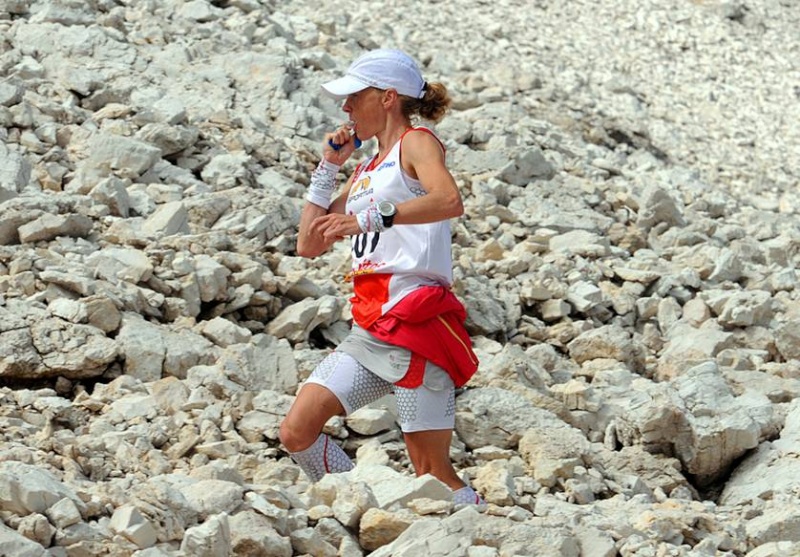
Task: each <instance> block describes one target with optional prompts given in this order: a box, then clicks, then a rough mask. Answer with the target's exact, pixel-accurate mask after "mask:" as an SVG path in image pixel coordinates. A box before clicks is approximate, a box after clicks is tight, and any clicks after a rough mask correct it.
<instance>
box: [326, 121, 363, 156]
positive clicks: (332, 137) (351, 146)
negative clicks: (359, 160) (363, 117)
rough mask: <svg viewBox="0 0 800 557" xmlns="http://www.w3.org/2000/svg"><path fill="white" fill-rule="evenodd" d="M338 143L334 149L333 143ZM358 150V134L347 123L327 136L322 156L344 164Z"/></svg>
mask: <svg viewBox="0 0 800 557" xmlns="http://www.w3.org/2000/svg"><path fill="white" fill-rule="evenodd" d="M331 144H333V145H338V146H339V148H338V149H334V148H333V147H332V145H331ZM355 150H356V136H355V134H354V133H353V131H352V127H351V126H350V125H349V124H345V125H344V126H342V127H340V128H339V129H338V130H336V131H335V132H333V133H329V134H327V135H326V136H325V141H324V143H323V145H322V156H323V157H325V159H326V160H327V161H328V162H331V163H333V164H337V165H339V166H342V165H343V164H344V163H345V162H346V161H347V159H349V158H350V155H352V154H353V153H354V152H355Z"/></svg>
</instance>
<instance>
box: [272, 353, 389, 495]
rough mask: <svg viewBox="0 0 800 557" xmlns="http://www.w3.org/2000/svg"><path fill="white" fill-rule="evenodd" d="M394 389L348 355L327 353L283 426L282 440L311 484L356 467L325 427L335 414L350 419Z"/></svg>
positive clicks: (302, 390)
mask: <svg viewBox="0 0 800 557" xmlns="http://www.w3.org/2000/svg"><path fill="white" fill-rule="evenodd" d="M390 391H391V384H389V383H387V382H386V381H384V380H383V379H381V378H379V377H377V376H376V375H374V374H372V373H370V372H369V371H368V370H367V369H366V368H364V366H362V365H361V364H359V363H358V362H357V361H356V360H355V359H353V358H352V357H351V356H349V355H348V354H345V353H343V352H333V353H332V354H330V355H328V356H327V357H326V358H325V359H324V360H323V361H322V362H320V364H319V365H318V366H317V368H316V369H315V370H314V372H313V373H312V374H311V377H309V378H308V381H307V382H306V384H305V385H303V387H302V388H301V389H300V392H299V393H298V395H297V398H296V399H295V401H294V403H293V404H292V407H291V408H290V409H289V412H288V413H287V414H286V417H285V418H284V419H283V422H281V427H280V439H281V442H282V443H283V445H284V447H286V450H287V451H289V454H290V455H291V456H292V459H293V460H294V461H295V462H296V463H297V464H298V465H299V466H300V467H301V468H302V469H303V471H304V472H305V473H306V475H307V476H308V477H309V478H310V479H311V480H312V481H318V480H319V479H320V478H322V476H324V475H325V474H326V473H329V472H346V471H347V470H350V469H352V468H353V462H352V461H351V460H350V457H348V456H347V454H346V453H345V452H344V451H343V450H342V449H341V448H340V447H339V446H338V445H337V444H336V443H334V442H333V441H332V440H331V439H330V437H328V436H327V435H325V434H322V433H321V432H322V428H323V427H324V426H325V422H327V421H328V420H329V419H330V418H331V417H333V416H341V415H346V414H349V413H350V412H352V411H353V410H355V409H356V408H360V407H361V406H363V405H365V404H369V403H370V402H373V401H374V400H377V399H378V398H380V397H381V396H383V395H385V394H388V393H389V392H390Z"/></svg>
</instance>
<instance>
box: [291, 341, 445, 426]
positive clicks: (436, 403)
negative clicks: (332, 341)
mask: <svg viewBox="0 0 800 557" xmlns="http://www.w3.org/2000/svg"><path fill="white" fill-rule="evenodd" d="M448 381H449V382H450V384H449V386H446V387H445V388H443V389H437V390H433V389H430V388H428V387H426V386H425V384H424V382H423V384H422V385H420V386H419V387H417V388H416V389H405V388H403V387H398V386H396V385H394V384H392V383H390V382H389V381H386V380H385V379H381V378H380V377H378V376H377V375H375V374H374V373H372V372H371V371H370V370H368V369H367V368H365V367H364V366H363V365H361V364H360V363H359V362H358V361H357V360H356V359H355V358H353V357H352V356H350V355H349V354H346V353H344V352H340V351H335V352H332V353H331V354H330V355H328V356H327V357H326V358H325V359H324V360H322V361H321V362H320V363H319V365H318V366H317V367H316V368H315V369H314V371H313V372H312V373H311V376H310V377H309V378H308V380H307V381H306V383H316V384H317V385H322V386H323V387H325V388H327V389H328V390H329V391H331V392H332V393H333V394H334V395H336V398H338V399H339V402H341V403H342V406H343V407H344V411H345V414H346V415H349V414H351V413H352V412H353V411H354V410H357V409H359V408H361V407H362V406H366V405H367V404H369V403H371V402H375V401H376V400H378V399H379V398H381V397H383V396H385V395H387V394H389V393H391V392H394V395H395V398H396V399H397V412H398V418H397V421H398V423H399V424H400V429H401V430H402V431H403V432H404V433H411V432H414V431H429V430H437V429H453V427H454V426H455V416H456V402H455V385H454V384H453V381H452V379H450V378H449V376H448Z"/></svg>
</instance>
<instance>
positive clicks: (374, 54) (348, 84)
mask: <svg viewBox="0 0 800 557" xmlns="http://www.w3.org/2000/svg"><path fill="white" fill-rule="evenodd" d="M367 87H376V88H378V89H394V90H395V91H397V92H398V93H399V94H401V95H406V96H407V97H412V98H415V99H421V98H422V97H423V96H424V95H425V80H424V79H422V73H421V72H420V71H419V67H418V66H417V63H416V62H414V60H413V59H412V58H411V57H410V56H409V55H408V54H406V53H405V52H403V51H401V50H392V49H388V48H380V49H377V50H371V51H369V52H367V53H365V54H362V55H361V56H359V57H358V58H357V59H356V60H355V62H353V63H352V64H350V67H349V68H347V72H346V73H345V74H344V76H343V77H340V78H339V79H334V80H333V81H329V82H327V83H323V84H322V90H323V91H324V92H325V93H327V94H328V95H330V96H332V97H334V98H337V99H342V98H344V97H346V96H347V95H352V94H353V93H357V92H358V91H362V90H363V89H366V88H367Z"/></svg>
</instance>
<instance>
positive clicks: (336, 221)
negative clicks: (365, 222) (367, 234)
mask: <svg viewBox="0 0 800 557" xmlns="http://www.w3.org/2000/svg"><path fill="white" fill-rule="evenodd" d="M311 233H312V234H319V235H320V236H321V237H322V238H323V240H324V241H325V243H326V244H332V243H333V242H336V241H338V240H343V239H344V238H345V237H346V236H354V235H356V234H360V233H361V228H359V226H358V221H357V220H356V217H355V215H343V214H341V213H329V214H327V215H323V216H321V217H318V218H316V219H314V222H312V223H311Z"/></svg>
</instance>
